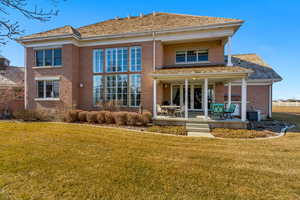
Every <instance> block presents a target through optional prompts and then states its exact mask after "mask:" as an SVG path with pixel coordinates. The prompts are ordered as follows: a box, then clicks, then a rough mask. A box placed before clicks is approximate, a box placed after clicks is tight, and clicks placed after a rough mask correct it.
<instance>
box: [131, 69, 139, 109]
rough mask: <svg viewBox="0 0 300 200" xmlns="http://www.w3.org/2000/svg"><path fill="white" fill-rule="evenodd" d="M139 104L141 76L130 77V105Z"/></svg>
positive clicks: (132, 75)
mask: <svg viewBox="0 0 300 200" xmlns="http://www.w3.org/2000/svg"><path fill="white" fill-rule="evenodd" d="M140 103H141V75H140V74H131V75H130V105H131V106H140Z"/></svg>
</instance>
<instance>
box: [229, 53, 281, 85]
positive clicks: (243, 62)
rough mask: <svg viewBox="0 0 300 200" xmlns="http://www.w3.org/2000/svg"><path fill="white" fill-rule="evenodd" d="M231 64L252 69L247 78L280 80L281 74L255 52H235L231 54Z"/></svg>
mask: <svg viewBox="0 0 300 200" xmlns="http://www.w3.org/2000/svg"><path fill="white" fill-rule="evenodd" d="M232 63H233V65H237V66H240V67H243V68H247V69H251V70H253V73H251V74H250V76H249V79H252V80H253V79H272V80H274V81H275V80H276V81H280V80H282V78H281V76H280V75H279V74H277V73H276V72H275V70H274V69H272V67H270V66H269V65H268V64H267V63H265V62H264V60H263V59H262V58H261V57H260V56H258V55H257V54H237V55H232Z"/></svg>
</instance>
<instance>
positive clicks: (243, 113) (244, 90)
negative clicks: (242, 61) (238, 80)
mask: <svg viewBox="0 0 300 200" xmlns="http://www.w3.org/2000/svg"><path fill="white" fill-rule="evenodd" d="M241 90H242V91H241V94H242V106H241V107H242V111H241V119H242V121H246V120H247V116H246V115H247V82H246V79H245V78H243V79H242V87H241Z"/></svg>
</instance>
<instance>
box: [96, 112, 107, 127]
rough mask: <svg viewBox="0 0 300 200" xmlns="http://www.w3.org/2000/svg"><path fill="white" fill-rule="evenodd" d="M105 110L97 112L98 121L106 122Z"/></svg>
mask: <svg viewBox="0 0 300 200" xmlns="http://www.w3.org/2000/svg"><path fill="white" fill-rule="evenodd" d="M105 113H106V112H105V111H100V112H98V113H97V122H98V123H99V124H104V123H105Z"/></svg>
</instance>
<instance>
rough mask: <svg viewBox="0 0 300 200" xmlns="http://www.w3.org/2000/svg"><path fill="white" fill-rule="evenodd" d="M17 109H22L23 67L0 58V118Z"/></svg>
mask: <svg viewBox="0 0 300 200" xmlns="http://www.w3.org/2000/svg"><path fill="white" fill-rule="evenodd" d="M18 109H24V67H15V66H11V65H10V61H9V60H8V59H7V58H5V57H3V56H0V118H1V117H3V114H4V112H6V113H11V112H13V111H15V110H18Z"/></svg>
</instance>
